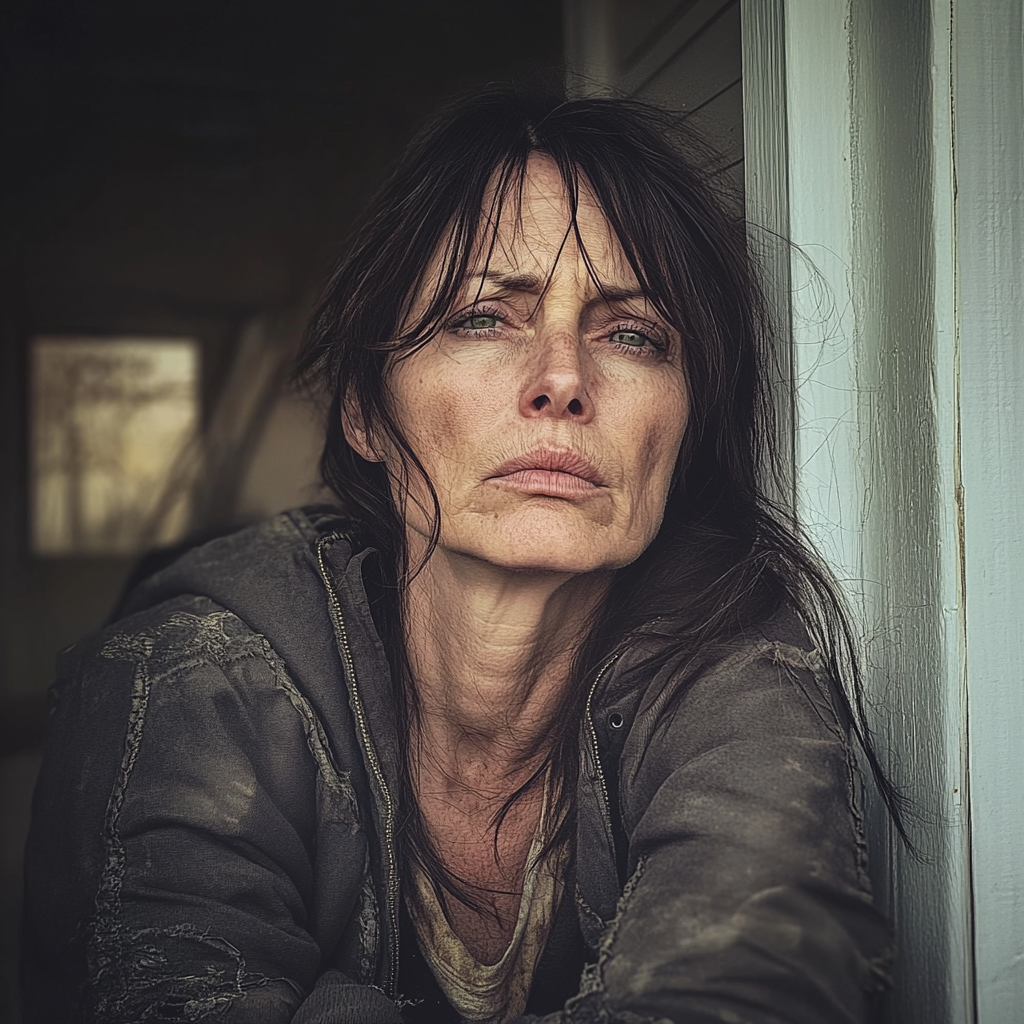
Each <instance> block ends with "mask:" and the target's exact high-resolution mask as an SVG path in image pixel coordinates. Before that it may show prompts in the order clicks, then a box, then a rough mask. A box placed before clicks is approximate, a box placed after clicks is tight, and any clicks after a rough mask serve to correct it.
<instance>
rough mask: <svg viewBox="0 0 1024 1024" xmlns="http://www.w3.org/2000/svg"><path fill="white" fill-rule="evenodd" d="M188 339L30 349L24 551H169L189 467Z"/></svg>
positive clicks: (186, 507) (193, 453)
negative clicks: (28, 543) (28, 538)
mask: <svg viewBox="0 0 1024 1024" xmlns="http://www.w3.org/2000/svg"><path fill="white" fill-rule="evenodd" d="M198 364H199V352H198V345H197V344H196V342H195V341H193V340H191V339H188V338H109V339H105V338H72V337H62V338H55V337H52V338H36V339H34V341H33V343H32V359H31V373H32V409H31V416H32V430H31V447H32V451H31V470H32V489H33V511H32V532H33V545H32V546H33V549H34V550H35V551H36V552H37V553H38V554H44V555H63V554H128V553H131V552H134V551H140V550H143V549H144V548H147V547H150V546H153V545H156V544H166V543H171V542H173V541H175V540H178V539H180V538H181V536H182V535H183V533H184V531H185V530H186V528H187V526H188V517H189V512H190V492H191V483H192V480H193V479H194V470H195V465H196V460H197V450H196V432H197V427H198V421H199V409H198V369H199V367H198Z"/></svg>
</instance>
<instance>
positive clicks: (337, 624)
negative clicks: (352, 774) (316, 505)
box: [316, 534, 399, 997]
mask: <svg viewBox="0 0 1024 1024" xmlns="http://www.w3.org/2000/svg"><path fill="white" fill-rule="evenodd" d="M340 536H341V535H340V534H332V535H331V536H329V537H324V538H322V539H321V540H320V542H319V543H318V544H317V550H316V556H317V564H318V567H319V569H320V577H321V579H323V581H324V585H325V586H326V587H327V595H328V598H329V599H330V606H331V617H332V618H333V619H334V628H335V631H336V633H337V635H338V643H339V646H340V647H341V653H342V657H343V658H344V661H345V671H346V673H347V674H348V678H349V694H350V697H351V701H352V710H353V712H354V714H355V716H356V723H357V725H358V727H359V735H360V738H361V739H362V742H363V749H364V750H365V751H366V759H367V761H368V762H369V764H370V771H371V772H372V773H373V777H374V778H375V779H376V781H377V786H378V788H379V789H380V792H381V795H382V796H383V799H384V854H385V858H386V860H387V865H386V872H385V901H386V908H385V910H386V914H387V919H388V924H389V934H388V951H389V953H390V956H389V958H388V974H387V992H388V995H390V996H392V997H394V995H395V981H396V977H397V974H398V888H399V886H398V864H397V857H396V854H395V806H394V801H393V800H392V798H391V791H390V790H389V789H388V785H387V782H386V781H385V779H384V772H383V771H382V770H381V767H380V760H379V759H378V757H377V751H376V749H375V748H374V746H373V741H372V740H371V738H370V729H369V726H368V724H367V721H366V712H365V710H364V708H363V702H362V699H361V698H360V696H359V683H358V681H357V679H356V667H355V662H354V661H353V659H352V650H351V648H350V647H349V642H348V631H347V630H346V629H345V620H344V618H343V617H342V614H341V602H340V601H339V600H338V595H337V594H336V593H335V590H334V586H333V584H332V583H331V578H330V574H329V573H328V572H327V566H326V564H325V562H324V548H325V547H326V546H327V544H329V543H331V542H333V541H335V540H337V539H338V538H339V537H340Z"/></svg>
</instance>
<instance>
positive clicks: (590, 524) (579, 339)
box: [348, 155, 689, 573]
mask: <svg viewBox="0 0 1024 1024" xmlns="http://www.w3.org/2000/svg"><path fill="white" fill-rule="evenodd" d="M510 206H513V207H514V204H512V203H509V204H507V205H506V210H507V211H508V207H510ZM517 212H518V211H516V210H515V209H512V210H511V211H508V212H506V214H505V216H504V217H503V219H502V220H501V222H500V223H499V225H498V230H497V235H496V243H495V245H494V247H493V250H492V251H491V253H490V258H489V259H488V258H487V253H486V251H485V252H484V253H483V254H482V255H481V257H480V259H479V261H478V265H477V266H476V267H475V273H474V274H471V275H470V277H469V280H468V282H467V285H466V288H465V292H464V294H463V295H462V297H461V300H460V304H459V307H458V311H457V313H456V314H455V315H454V316H452V317H451V318H450V319H449V321H448V322H447V325H446V326H445V328H443V329H442V330H441V332H440V333H438V334H437V335H436V336H435V337H433V338H432V339H431V340H430V341H429V342H428V343H427V344H426V345H424V346H423V347H422V348H421V349H419V350H417V351H415V352H414V353H413V354H411V355H409V356H408V357H406V358H401V359H398V360H396V362H395V363H394V365H393V368H392V373H391V376H390V380H389V395H390V399H391V402H392V408H393V412H394V415H395V417H396V419H397V421H398V424H399V426H400V428H401V430H402V431H403V433H404V435H405V437H406V439H407V440H408V442H409V444H410V445H411V447H412V449H413V450H414V451H415V452H416V454H417V456H418V457H419V459H420V461H421V462H422V464H423V466H424V468H425V469H426V471H427V473H428V474H429V476H430V479H431V480H432V481H433V484H434V487H435V489H436V492H437V497H438V501H439V503H440V507H441V536H440V547H441V548H442V549H444V550H447V551H449V552H451V553H452V554H456V553H458V554H461V555H464V556H468V557H470V558H473V559H482V560H484V561H486V562H489V563H492V564H494V565H499V566H503V567H506V568H510V569H518V570H554V571H558V572H566V573H582V572H590V571H595V570H605V569H613V568H617V567H619V566H622V565H626V564H628V563H629V562H631V561H633V560H634V559H635V558H636V557H637V556H638V555H639V554H640V553H641V552H642V551H643V550H644V548H645V547H647V545H648V544H649V543H650V542H651V540H652V539H653V538H654V536H655V534H656V533H657V531H658V528H659V526H660V524H661V519H662V514H663V511H664V507H665V500H666V496H667V493H668V488H669V484H670V481H671V477H672V471H673V467H674V465H675V461H676V456H677V454H678V451H679V445H680V442H681V441H682V437H683V430H684V428H685V426H686V421H687V416H688V412H689V400H688V392H687V387H686V379H685V375H684V371H683V355H682V350H681V341H680V337H679V334H678V332H677V331H676V330H674V329H673V328H672V327H670V326H669V324H668V323H666V322H665V320H664V319H663V318H662V317H660V316H659V315H658V313H657V312H656V311H655V310H654V309H653V307H652V306H651V305H650V303H648V302H647V301H646V300H645V299H644V297H643V296H642V295H641V294H640V289H639V287H638V284H637V280H636V278H635V276H634V275H633V273H632V271H631V270H630V268H629V265H628V263H627V262H626V259H625V257H624V255H623V253H622V250H621V247H620V246H619V244H618V242H617V240H616V239H615V236H614V234H613V233H612V231H611V228H610V226H609V224H608V221H607V219H606V218H605V216H604V214H603V212H602V211H601V209H600V208H599V207H598V206H597V204H596V202H595V201H594V200H593V199H592V197H590V196H589V195H588V194H587V193H586V192H585V191H584V192H582V194H581V197H580V204H579V211H578V215H577V223H578V226H579V232H580V235H581V237H582V239H583V247H584V249H585V250H586V254H587V256H589V259H590V262H591V266H592V271H591V270H588V267H587V265H586V262H585V260H584V255H583V253H581V251H580V247H579V246H578V245H577V242H576V238H575V235H574V233H573V232H572V231H571V230H570V211H569V206H568V201H567V198H566V195H565V189H564V187H563V185H562V180H561V177H560V176H559V173H558V170H557V168H556V166H555V164H554V162H553V161H552V160H551V159H550V158H548V157H545V156H540V155H534V156H533V157H531V158H530V161H529V165H528V168H527V175H526V179H525V183H524V189H523V196H522V209H521V216H516V213H517ZM595 277H596V279H597V281H599V282H600V288H599V287H598V285H597V284H595V282H594V278H595ZM434 283H435V282H434V281H430V280H428V281H427V282H426V284H425V287H424V289H423V294H422V295H421V296H420V307H419V309H422V308H423V305H424V304H425V302H426V301H427V299H426V296H429V295H430V294H431V292H432V288H433V285H434ZM417 312H418V310H417V309H414V311H413V315H416V313H417ZM348 433H349V437H350V439H352V440H353V443H355V444H356V447H357V448H358V449H359V450H360V451H361V452H362V453H363V454H364V455H367V456H369V457H372V458H379V457H383V458H384V459H386V460H388V461H391V460H395V462H396V464H395V465H393V466H392V467H391V468H392V470H393V475H397V474H398V470H399V466H398V465H397V458H398V456H397V455H396V454H395V453H393V452H390V453H389V452H380V453H377V454H374V453H373V452H371V451H370V450H369V449H368V448H367V446H366V443H365V439H364V438H363V437H362V436H361V434H360V432H359V431H358V430H353V429H352V428H351V424H349V430H348ZM410 487H411V490H412V496H413V497H414V498H415V499H418V501H419V504H420V505H422V506H423V507H424V508H427V509H429V508H430V507H431V504H430V501H429V498H428V492H427V490H426V488H425V487H424V486H422V482H419V481H417V480H416V479H415V476H413V479H412V480H411V481H410ZM403 507H404V510H405V516H406V522H407V525H408V527H409V528H410V542H411V548H410V550H411V552H412V553H413V555H414V556H415V552H416V551H417V546H416V544H415V541H416V538H417V535H418V536H420V537H425V536H428V535H429V520H428V517H427V516H426V515H424V513H423V511H422V509H421V508H418V507H417V503H416V501H414V500H410V499H406V500H405V502H404V506H403Z"/></svg>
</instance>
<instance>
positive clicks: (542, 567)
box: [442, 523, 642, 575]
mask: <svg viewBox="0 0 1024 1024" xmlns="http://www.w3.org/2000/svg"><path fill="white" fill-rule="evenodd" d="M503 525H504V524H501V525H495V526H493V527H492V528H491V529H489V530H487V531H481V533H478V534H477V535H476V536H475V537H472V538H470V537H465V538H451V541H454V543H448V544H446V543H445V541H444V540H442V544H444V546H446V547H447V546H450V547H451V548H452V549H453V550H461V551H462V552H463V553H465V554H469V555H472V556H474V557H475V558H478V559H480V560H482V561H485V562H489V563H490V564H492V565H494V566H499V567H502V568H505V569H511V570H514V571H519V572H555V573H567V574H571V575H578V574H580V573H587V572H600V571H607V570H611V569H617V568H619V567H620V566H623V565H627V564H628V563H629V562H632V561H633V560H634V559H635V558H636V557H637V556H638V555H639V554H640V552H641V551H642V547H640V546H638V545H637V544H636V543H635V542H633V543H630V542H629V541H628V540H627V539H626V538H619V537H617V536H615V533H616V531H610V530H607V529H589V530H588V529H582V530H581V529H579V528H576V529H564V528H563V529H559V528H558V525H559V524H550V523H549V524H544V528H543V529H540V528H531V529H524V528H522V527H521V526H520V527H519V528H507V527H506V528H503ZM509 525H511V524H509ZM474 532H476V531H474ZM460 540H462V543H460V542H459V541H460Z"/></svg>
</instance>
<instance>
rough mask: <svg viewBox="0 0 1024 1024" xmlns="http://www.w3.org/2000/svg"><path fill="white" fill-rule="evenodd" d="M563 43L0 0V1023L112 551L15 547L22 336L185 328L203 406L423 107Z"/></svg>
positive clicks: (22, 427) (327, 5)
mask: <svg viewBox="0 0 1024 1024" xmlns="http://www.w3.org/2000/svg"><path fill="white" fill-rule="evenodd" d="M561 61H562V8H561V4H560V3H558V2H557V0H431V2H424V0H373V2H364V3H355V2H348V0H288V2H284V0H244V2H243V0H173V2H169V0H144V2H139V0H89V2H85V0H6V2H5V3H4V4H3V5H2V6H0V69H2V71H0V74H2V99H0V103H2V107H0V137H2V148H3V152H4V158H3V160H2V161H0V189H2V197H0V202H2V207H0V224H2V243H0V245H2V248H0V261H2V268H0V481H2V482H0V516H2V519H0V619H2V633H0V672H2V677H0V814H2V820H0V833H2V836H3V838H2V839H0V856H2V861H0V899H2V905H0V928H2V935H0V941H2V948H0V959H2V963H3V968H2V970H3V974H2V977H0V985H2V1001H0V1019H8V1020H15V1019H16V1012H17V1011H16V1009H15V985H14V966H13V964H14V946H15V941H16V931H17V925H16V921H17V915H18V910H17V903H18V890H19V879H20V870H21V844H22V843H23V840H24V828H25V823H26V822H27V815H28V800H29V794H30V791H31V784H32V780H33V779H34V776H35V772H36V768H37V765H38V756H39V754H38V751H39V746H40V744H41V741H42V736H43V732H44V729H45V691H46V687H47V686H48V684H49V682H50V677H51V674H52V670H53V659H54V654H55V652H56V651H57V650H59V649H60V648H61V647H63V646H65V645H67V644H69V643H71V642H73V641H74V640H75V639H76V638H78V637H79V636H80V635H82V634H83V633H84V632H86V631H88V630H90V629H92V628H94V627H95V626H96V625H98V624H99V623H100V622H102V621H103V619H104V617H105V616H106V615H107V614H108V612H109V609H110V607H111V605H112V604H113V602H114V601H115V600H116V598H117V595H118V593H119V591H120V589H121V587H122V585H123V583H124V580H125V578H126V576H127V574H128V573H129V572H130V570H131V568H132V565H133V561H134V559H132V558H129V557H95V556H94V557H87V558H86V557H61V558H52V557H51V558H41V557H35V556H33V555H32V554H31V552H30V548H29V543H28V537H29V521H28V517H29V514H30V508H29V504H30V503H29V479H28V470H29V464H28V456H27V450H28V436H27V430H28V428H27V423H28V409H27V397H26V396H27V373H28V361H27V351H28V346H29V342H30V339H31V338H32V337H34V336H37V335H41V334H85V335H89V334H95V335H106V334H125V333H128V334H139V335H188V336H192V337H196V338H198V339H199V341H200V344H201V362H202V396H203V412H204V415H206V416H209V415H210V413H211V412H212V410H213V409H214V408H215V407H216V404H217V401H218V396H219V395H220V393H221V390H222V388H223V386H224V382H225V379H226V375H227V373H228V368H229V367H230V366H231V364H232V359H233V355H234V352H235V350H236V349H237V346H238V343H239V340H240V338H241V337H242V335H243V333H244V330H245V326H246V324H250V323H252V322H253V320H254V318H258V319H260V320H261V322H264V323H274V324H278V325H281V324H284V325H286V326H285V328H284V329H283V330H282V331H281V335H282V338H283V342H282V344H285V345H288V344H290V342H291V339H292V337H293V335H294V334H295V333H296V331H297V325H298V324H299V323H301V320H302V317H303V313H304V311H305V309H306V308H307V307H308V305H309V303H310V301H311V299H312V297H313V296H314V295H315V293H316V291H317V288H318V287H319V285H320V282H321V281H322V280H323V278H324V276H325V274H326V273H327V271H328V269H329V267H330V264H331V262H332V259H333V257H334V255H335V254H336V252H337V251H338V249H339V246H340V243H341V241H342V239H343V237H344V235H345V232H346V228H347V227H348V225H349V224H350V222H351V220H352V218H353V215H354V214H355V213H356V212H357V211H358V209H359V208H360V206H361V204H362V203H363V202H364V200H365V199H366V198H367V196H368V195H369V193H370V192H371V191H372V189H373V188H374V187H375V186H376V185H377V184H378V183H379V181H380V180H381V178H382V176H383V174H384V172H385V170H386V168H387V166H388V164H389V163H390V162H391V161H392V160H393V159H394V158H395V157H396V156H397V154H398V152H399V151H400V149H401V147H402V146H403V144H404V142H405V141H406V140H407V139H408V137H409V135H410V134H411V132H412V131H413V130H414V129H415V128H416V127H417V125H419V124H420V123H421V121H422V120H423V118H424V117H425V115H427V114H428V113H429V112H430V111H431V110H432V109H433V108H435V107H436V106H437V105H438V103H439V102H441V101H443V100H445V99H447V98H449V97H450V96H452V95H453V94H456V93H459V92H462V91H465V90H467V89H471V88H473V87H475V86H479V85H481V84H483V83H487V82H491V81H509V80H515V81H520V82H525V83H530V84H533V85H541V86H548V87H551V88H555V89H557V88H560V86H561V81H562V74H563V71H562V64H561ZM285 454H286V457H287V453H285ZM307 455H308V453H307ZM221 498H222V501H221V507H220V508H218V509H214V510H213V511H212V512H211V516H210V519H211V523H212V525H214V526H217V525H225V524H224V523H222V522H221V520H225V519H227V520H230V517H231V515H232V514H233V512H232V508H231V495H230V494H228V495H221Z"/></svg>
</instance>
